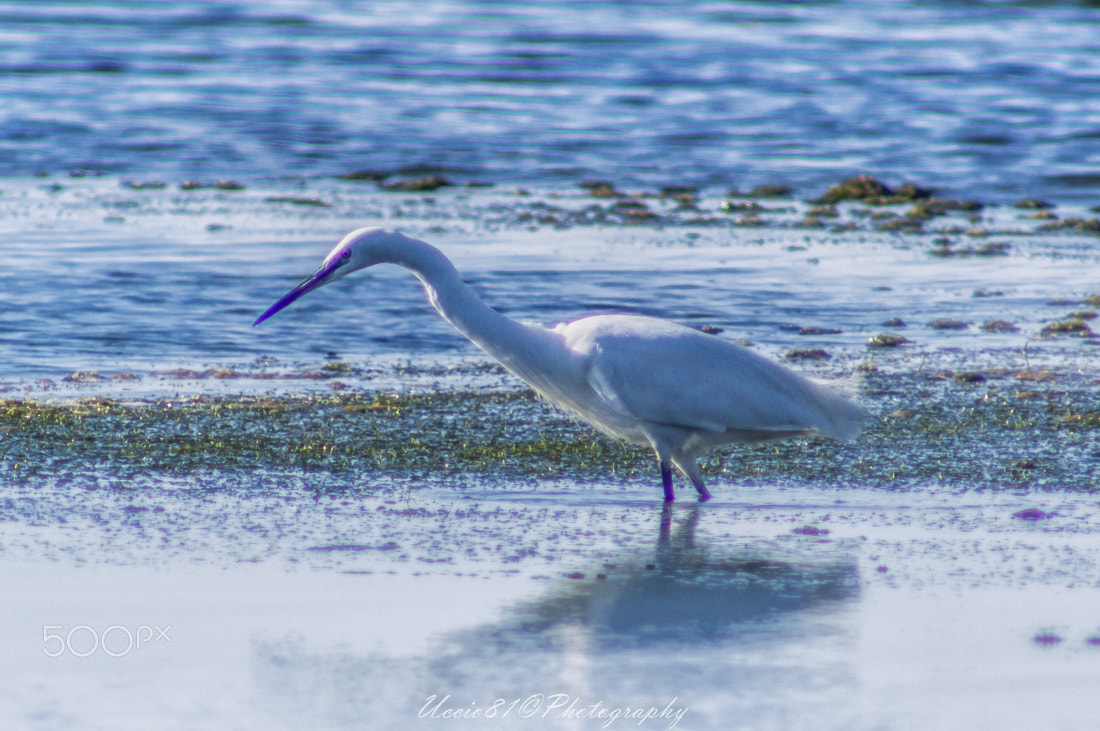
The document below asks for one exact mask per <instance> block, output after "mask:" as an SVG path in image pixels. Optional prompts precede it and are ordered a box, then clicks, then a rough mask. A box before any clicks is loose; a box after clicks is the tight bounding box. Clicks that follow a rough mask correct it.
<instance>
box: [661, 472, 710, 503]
mask: <svg viewBox="0 0 1100 731" xmlns="http://www.w3.org/2000/svg"><path fill="white" fill-rule="evenodd" d="M661 485H662V486H663V487H664V488H665V502H666V503H670V502H672V501H673V500H675V499H676V493H675V492H674V491H673V489H672V465H670V464H669V463H668V462H661ZM704 489H705V488H704Z"/></svg>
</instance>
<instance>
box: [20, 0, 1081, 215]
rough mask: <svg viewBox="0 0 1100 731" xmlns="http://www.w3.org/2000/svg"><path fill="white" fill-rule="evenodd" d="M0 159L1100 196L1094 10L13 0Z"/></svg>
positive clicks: (1073, 6)
mask: <svg viewBox="0 0 1100 731" xmlns="http://www.w3.org/2000/svg"><path fill="white" fill-rule="evenodd" d="M0 50H2V54H0V98H2V99H3V104H2V105H0V176H12V175H29V174H33V173H38V172H48V173H57V172H65V171H70V170H83V171H89V172H109V173H116V174H123V175H129V176H146V177H148V176H153V177H156V176H161V177H165V176H166V177H168V178H169V179H177V178H182V177H203V176H206V177H214V178H216V177H234V178H241V177H244V178H249V177H256V176H273V177H282V176H328V175H334V174H340V173H347V172H350V171H353V170H357V169H375V170H381V171H387V172H393V171H398V172H403V173H406V174H411V175H415V174H418V173H424V172H426V171H431V172H442V173H444V174H446V175H449V176H452V177H454V178H455V179H457V180H484V181H492V182H516V181H519V182H531V181H536V182H546V181H559V182H564V183H575V182H577V181H578V180H581V179H585V178H590V177H594V176H596V177H608V178H611V179H613V180H616V181H618V182H620V183H633V184H643V183H644V184H650V185H653V184H675V183H689V184H696V185H703V186H720V187H722V188H723V189H725V188H728V187H730V186H733V185H737V186H740V187H751V186H752V185H755V184H758V183H761V182H782V183H788V184H792V185H794V186H795V187H796V188H798V189H799V190H800V192H803V193H804V194H806V195H809V194H811V193H815V192H819V191H820V189H822V188H823V187H824V186H825V185H827V184H829V183H832V182H836V180H838V179H839V178H841V177H843V176H847V175H849V174H852V173H856V172H867V173H872V174H875V175H879V176H882V177H884V178H886V179H887V180H890V181H893V182H900V181H904V180H913V181H916V182H920V183H924V184H927V185H935V186H937V187H938V188H940V189H941V190H943V191H946V192H950V193H954V194H957V195H965V196H969V197H978V198H982V199H1004V198H1010V197H1013V196H1016V197H1020V196H1024V195H1032V196H1039V195H1041V196H1047V197H1052V198H1056V199H1058V200H1062V201H1066V200H1072V199H1081V200H1091V201H1092V203H1093V204H1095V203H1097V202H1100V191H1098V188H1100V173H1098V172H1097V170H1098V169H1100V10H1098V9H1097V8H1096V7H1095V5H1094V4H1092V3H1087V2H1083V3H1070V2H1066V3H1047V2H1042V3H1027V2H1021V3H1008V2H964V3H959V2H928V1H926V2H821V3H798V2H784V3H779V2H777V3H763V2H761V3H752V2H677V3H665V2H636V1H632V2H599V1H593V0H583V1H576V2H568V1H561V2H546V3H537V4H531V3H509V2H488V1H481V2H433V3H421V2H377V3H350V2H333V1H329V2H323V1H319V0H312V1H311V0H302V1H299V2H290V1H282V2H280V1H278V0H274V1H273V0H244V1H237V2H167V1H161V0H158V1H156V2H130V1H127V2H104V1H86V0H81V1H80V2H48V1H44V2H35V3H27V2H3V3H0Z"/></svg>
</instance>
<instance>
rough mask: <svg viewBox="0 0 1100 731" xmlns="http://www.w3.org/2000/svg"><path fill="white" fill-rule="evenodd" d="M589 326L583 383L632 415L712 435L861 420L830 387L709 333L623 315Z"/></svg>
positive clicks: (847, 431)
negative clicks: (728, 430)
mask: <svg viewBox="0 0 1100 731" xmlns="http://www.w3.org/2000/svg"><path fill="white" fill-rule="evenodd" d="M589 319H591V320H599V319H604V318H589ZM588 327H589V332H588V333H586V337H585V338H584V340H585V344H586V347H587V349H588V353H589V355H590V358H589V368H588V370H587V374H586V377H587V379H588V382H589V385H590V386H591V387H592V388H593V389H594V390H595V391H596V392H597V393H598V394H599V395H600V397H601V398H603V399H604V401H606V402H607V403H608V405H609V406H611V407H612V408H613V409H615V410H616V411H618V412H620V413H622V414H625V415H628V416H630V417H633V418H635V419H640V420H642V421H646V422H650V423H658V424H667V425H673V426H680V427H685V428H692V429H703V430H707V431H712V432H723V431H726V430H727V429H738V430H747V431H757V430H759V431H777V432H789V431H800V430H811V429H812V430H817V431H820V432H823V433H825V434H829V435H830V436H834V437H837V438H841V439H846V438H850V437H852V436H854V435H855V433H857V432H858V430H859V424H860V422H861V421H862V419H863V412H862V409H860V408H859V407H858V406H856V405H855V404H853V403H851V402H850V401H848V400H847V399H845V398H844V397H842V396H840V395H839V394H836V393H835V392H833V391H832V390H830V389H828V388H826V387H823V386H820V385H818V384H815V383H813V382H812V381H809V380H808V379H806V378H803V377H801V376H799V375H798V374H796V373H794V372H792V371H790V370H788V369H786V368H783V367H782V366H780V365H778V364H776V363H773V362H771V361H770V360H768V359H766V358H763V357H761V356H759V355H757V354H755V353H753V352H752V351H750V350H747V349H745V348H742V347H740V346H737V345H735V344H733V343H731V342H729V341H726V340H723V339H721V338H718V337H715V336H713V335H707V334H704V333H701V332H698V331H696V330H692V329H690V328H686V327H682V326H679V325H675V324H673V323H668V322H665V321H663V320H657V319H653V318H642V317H627V316H617V317H607V318H606V319H605V320H604V321H603V322H592V323H589V325H588Z"/></svg>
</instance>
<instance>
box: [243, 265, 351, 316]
mask: <svg viewBox="0 0 1100 731" xmlns="http://www.w3.org/2000/svg"><path fill="white" fill-rule="evenodd" d="M346 261H347V260H346V259H344V258H342V257H337V258H335V259H333V260H332V261H329V262H325V263H324V264H322V265H321V268H320V269H318V270H317V271H315V272H314V273H313V274H311V275H310V276H308V277H306V278H305V279H304V280H302V283H301V284H299V285H298V286H297V287H295V288H294V289H292V290H290V291H289V292H287V293H286V294H284V295H283V296H282V297H280V298H279V301H278V302H276V303H275V304H273V305H271V307H268V308H267V310H266V311H265V312H264V314H262V315H260V316H259V317H257V318H256V322H254V323H252V327H256V326H257V325H259V324H260V323H261V322H263V321H264V320H266V319H267V318H269V317H271V316H272V315H274V314H275V313H276V312H278V311H279V310H281V309H283V308H284V307H286V306H287V305H289V304H290V303H291V302H293V301H294V300H296V299H298V298H299V297H301V296H302V295H304V294H306V293H307V292H312V291H313V290H315V289H317V288H318V287H320V286H321V285H323V284H327V283H328V281H329V277H330V276H331V275H332V273H333V272H335V271H336V270H337V269H338V268H340V266H341V265H342V264H344V263H346Z"/></svg>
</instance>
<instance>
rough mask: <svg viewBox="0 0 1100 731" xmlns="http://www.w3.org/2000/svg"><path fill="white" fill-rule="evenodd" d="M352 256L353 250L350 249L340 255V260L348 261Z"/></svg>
mask: <svg viewBox="0 0 1100 731" xmlns="http://www.w3.org/2000/svg"><path fill="white" fill-rule="evenodd" d="M350 258H351V250H350V249H348V250H346V251H345V252H344V253H343V254H341V255H340V261H347V260H348V259H350Z"/></svg>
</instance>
